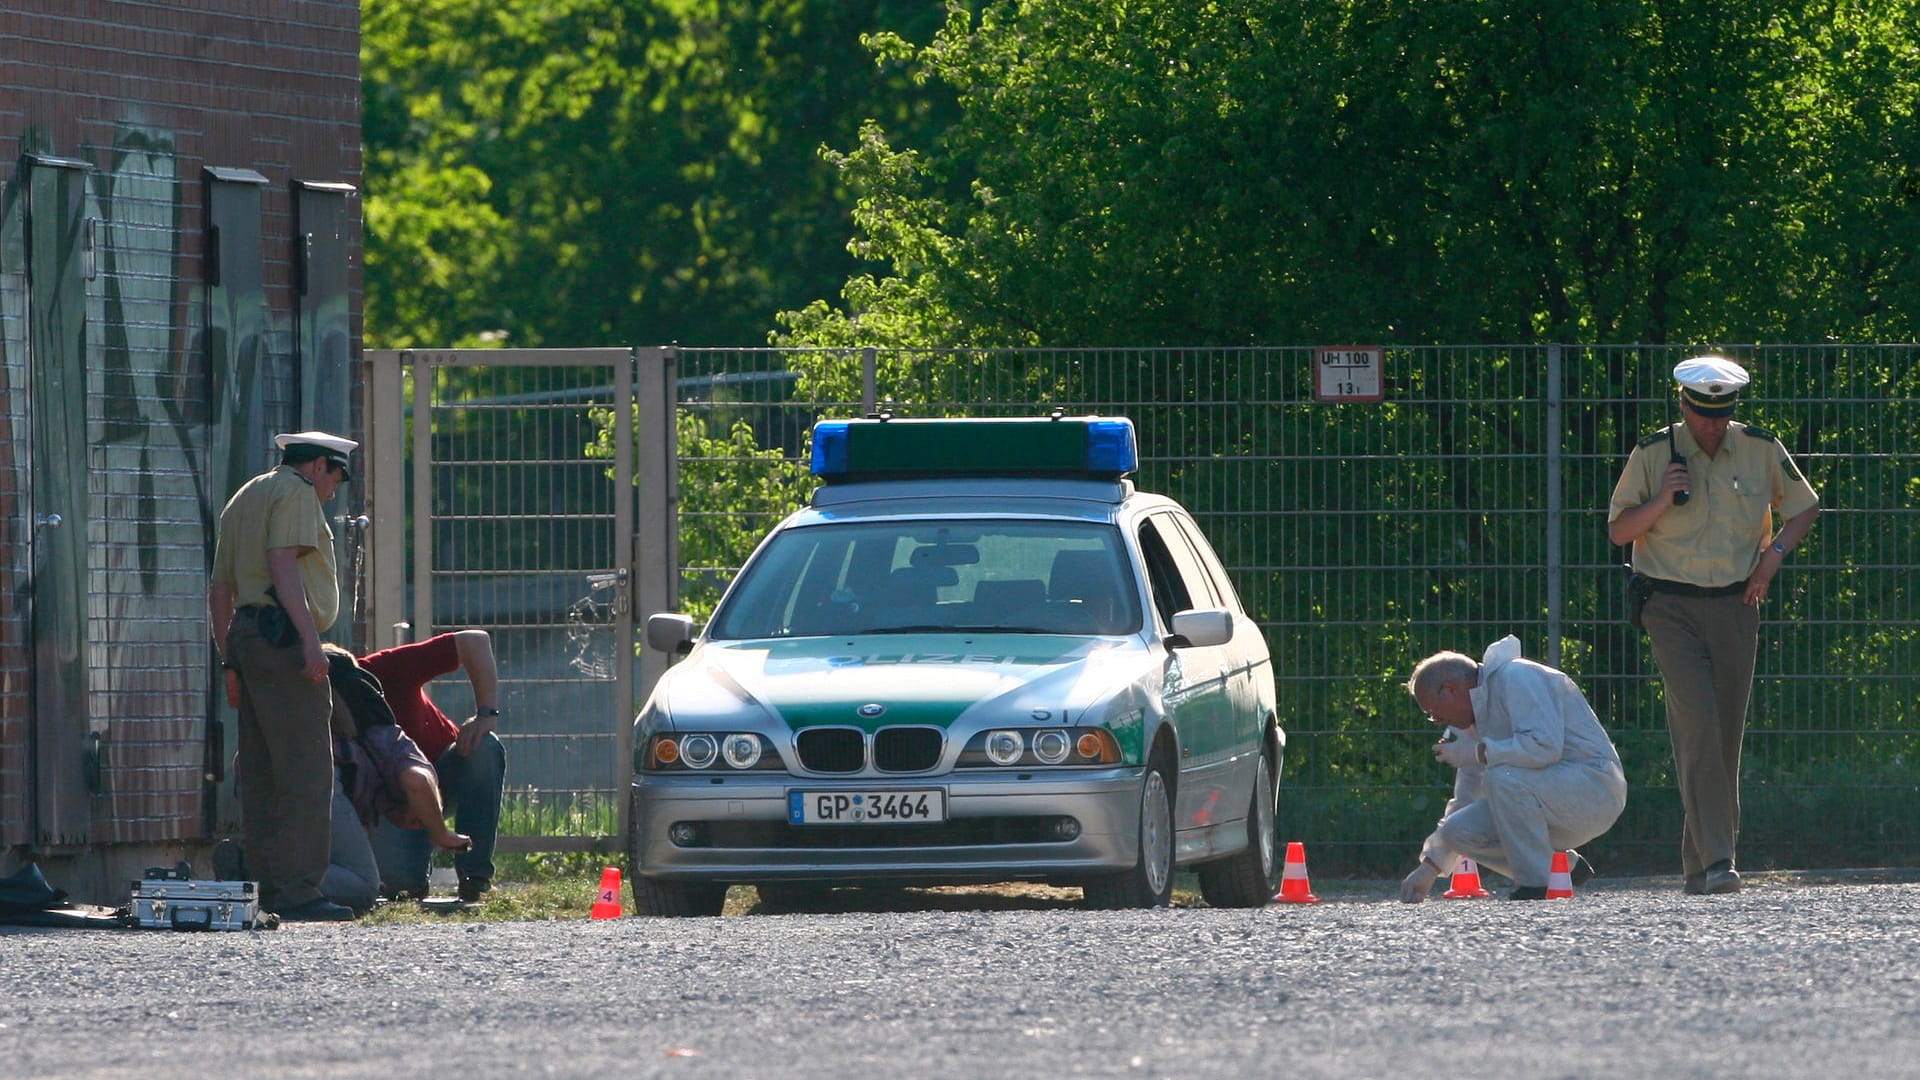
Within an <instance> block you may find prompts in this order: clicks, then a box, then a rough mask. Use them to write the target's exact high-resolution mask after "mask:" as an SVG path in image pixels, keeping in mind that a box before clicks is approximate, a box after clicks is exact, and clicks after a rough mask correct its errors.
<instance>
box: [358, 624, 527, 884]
mask: <svg viewBox="0 0 1920 1080" xmlns="http://www.w3.org/2000/svg"><path fill="white" fill-rule="evenodd" d="M360 664H361V666H362V667H363V668H365V669H366V670H368V671H370V672H372V673H373V674H374V675H375V676H377V677H378V678H379V680H380V684H381V686H383V687H385V688H386V694H387V702H388V704H390V705H392V706H393V713H394V716H395V718H396V719H397V720H399V722H400V727H401V729H402V730H404V731H405V732H406V733H407V734H408V735H409V736H411V737H412V739H413V741H414V742H415V743H417V744H419V747H420V750H421V751H422V752H423V753H424V754H425V755H426V757H427V760H428V761H430V762H432V763H433V770H434V773H435V775H437V776H438V777H439V780H440V790H441V792H443V793H444V794H445V796H446V799H447V802H449V803H450V804H452V809H453V827H454V828H455V829H458V830H459V831H460V832H461V833H464V834H466V835H468V836H471V837H472V838H473V846H472V847H471V848H470V849H468V850H466V851H464V852H462V853H460V854H459V855H456V856H454V859H453V869H454V872H455V873H456V874H457V875H458V877H459V890H460V891H459V897H460V899H461V900H463V901H468V902H472V901H475V900H478V899H480V898H481V897H482V896H484V895H485V894H486V893H487V892H488V891H489V890H491V889H492V888H493V869H494V867H493V851H494V844H495V842H496V841H497V839H498V837H499V833H500V801H501V795H502V793H503V792H504V790H505V786H506V777H507V752H506V749H505V748H504V747H502V746H501V744H500V737H499V736H498V735H497V734H496V733H495V732H496V731H497V729H498V728H499V725H500V707H499V705H500V699H499V693H500V676H499V671H498V666H497V663H496V661H495V659H494V655H493V638H492V636H491V635H489V634H488V633H487V632H486V631H485V630H455V631H452V632H450V633H445V634H436V635H434V636H433V637H430V638H428V639H427V640H425V641H417V642H411V643H409V644H406V645H396V646H394V647H393V648H391V649H382V650H380V651H379V652H373V653H368V654H367V655H366V656H363V657H361V658H360ZM455 671H459V672H463V673H464V674H465V675H466V678H467V682H468V684H469V686H470V687H471V688H472V690H473V705H474V713H473V715H472V716H470V717H468V718H467V719H466V720H464V721H462V722H460V723H457V724H456V723H455V722H454V721H453V719H452V718H450V717H449V716H447V715H446V714H445V713H443V712H441V711H440V707H439V706H438V705H435V704H434V703H433V699H432V698H430V697H428V696H427V684H428V683H429V682H431V681H433V680H434V679H436V678H438V677H440V676H442V675H447V674H450V673H452V672H455ZM436 842H437V841H435V840H433V828H432V826H431V825H429V826H428V827H426V828H408V827H405V826H399V825H395V824H394V823H392V822H383V823H382V824H381V825H380V827H379V828H377V829H375V830H374V832H373V852H374V857H375V858H376V859H378V860H379V863H380V875H381V878H382V879H383V880H384V882H385V887H386V891H387V895H388V896H395V895H398V894H399V893H402V892H405V893H410V894H412V895H414V896H421V897H424V896H425V895H426V894H427V883H428V882H427V877H428V864H429V862H430V858H431V856H432V854H433V852H432V848H431V847H430V846H429V845H430V844H431V843H436Z"/></svg>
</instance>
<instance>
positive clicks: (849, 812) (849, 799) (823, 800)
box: [787, 788, 947, 825]
mask: <svg viewBox="0 0 1920 1080" xmlns="http://www.w3.org/2000/svg"><path fill="white" fill-rule="evenodd" d="M945 820H947V793H946V792H944V791H942V790H940V789H939V788H928V789H927V790H924V791H790V792H788V793H787V821H788V822H789V823H790V824H794V825H917V824H921V823H924V822H932V821H945Z"/></svg>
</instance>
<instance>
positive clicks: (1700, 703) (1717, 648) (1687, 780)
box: [1645, 592, 1760, 875]
mask: <svg viewBox="0 0 1920 1080" xmlns="http://www.w3.org/2000/svg"><path fill="white" fill-rule="evenodd" d="M1645 619H1646V627H1647V636H1648V637H1650V638H1651V639H1652V640H1653V659H1654V662H1655V663H1657V664H1659V665H1660V678H1661V681H1662V682H1663V683H1664V684H1665V687H1666V696H1667V735H1668V738H1670V739H1671V740H1672V742H1673V763H1674V769H1675V774H1676V777H1677V779H1678V781H1679V785H1680V807H1681V810H1682V812H1683V813H1684V815H1685V820H1684V822H1683V824H1682V826H1681V834H1680V866H1681V870H1682V872H1683V873H1686V874H1689V875H1694V874H1701V873H1705V872H1706V869H1707V867H1709V866H1712V865H1713V864H1714V863H1716V862H1720V861H1722V860H1727V861H1732V860H1733V858H1734V846H1735V843H1736V841H1737V840H1738V839H1739V834H1740V741H1741V739H1742V738H1743V737H1744V736H1745V734H1746V730H1747V701H1748V699H1749V698H1750V697H1752V695H1753V664H1754V656H1755V654H1756V653H1757V652H1758V650H1759V644H1760V611H1759V609H1758V608H1756V607H1753V606H1750V605H1748V604H1747V603H1746V602H1745V601H1744V600H1742V599H1741V597H1740V594H1738V593H1735V594H1733V595H1731V596H1716V597H1700V596H1683V595H1678V594H1674V593H1661V592H1656V593H1654V594H1653V596H1652V597H1651V598H1650V599H1649V600H1648V601H1647V609H1646V616H1645Z"/></svg>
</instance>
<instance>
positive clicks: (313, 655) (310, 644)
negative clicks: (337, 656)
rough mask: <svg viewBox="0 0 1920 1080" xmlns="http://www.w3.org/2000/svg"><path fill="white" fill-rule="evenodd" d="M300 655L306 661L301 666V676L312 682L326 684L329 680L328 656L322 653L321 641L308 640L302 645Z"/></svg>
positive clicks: (315, 638) (316, 639)
mask: <svg viewBox="0 0 1920 1080" xmlns="http://www.w3.org/2000/svg"><path fill="white" fill-rule="evenodd" d="M300 655H301V657H302V658H303V659H304V660H305V661H306V662H305V663H304V664H302V665H301V666H300V674H302V675H305V676H306V677H307V679H308V680H309V681H311V682H324V681H326V678H327V654H326V653H324V652H321V651H320V639H319V638H318V637H312V638H308V639H306V640H304V641H302V642H301V643H300Z"/></svg>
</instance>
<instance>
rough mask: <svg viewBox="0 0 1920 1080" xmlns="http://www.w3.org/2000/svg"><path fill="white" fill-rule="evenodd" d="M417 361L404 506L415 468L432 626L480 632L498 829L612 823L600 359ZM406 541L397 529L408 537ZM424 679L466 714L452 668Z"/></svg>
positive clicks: (464, 695) (415, 538) (534, 830)
mask: <svg viewBox="0 0 1920 1080" xmlns="http://www.w3.org/2000/svg"><path fill="white" fill-rule="evenodd" d="M432 371H433V376H434V379H435V382H434V384H433V385H431V386H427V387H413V388H412V399H413V400H415V401H417V402H420V403H422V404H423V405H424V406H425V407H426V409H428V410H430V412H431V415H432V418H433V420H432V435H431V451H430V453H429V455H428V458H429V464H428V467H427V468H428V472H427V474H426V475H425V476H424V477H423V476H420V475H419V474H417V473H410V475H409V477H408V487H409V504H412V503H413V501H414V499H415V498H417V485H418V484H419V483H420V482H421V481H422V480H424V481H425V482H426V484H427V487H428V490H429V491H430V493H431V494H430V513H429V514H428V515H427V520H428V521H429V523H430V524H429V526H428V529H427V532H426V533H425V538H426V541H427V542H429V543H431V544H432V558H431V564H432V571H431V574H430V575H429V577H430V581H429V583H428V587H429V589H430V590H431V595H432V598H433V607H432V619H433V623H434V627H433V629H434V630H436V631H445V630H449V629H462V628H469V627H479V628H484V629H486V630H488V631H489V633H490V636H491V637H492V641H493V649H494V654H495V657H496V659H497V661H498V665H499V673H500V708H501V710H502V712H503V713H504V714H505V715H504V717H503V719H502V721H501V724H500V729H499V737H500V740H501V742H502V743H503V744H504V745H505V747H506V749H507V763H508V765H507V768H508V772H507V789H508V790H507V793H506V799H505V806H504V807H503V815H504V816H503V820H502V824H501V834H502V836H504V837H519V838H526V837H534V838H552V837H557V836H576V837H579V836H587V837H595V836H609V835H614V834H617V832H618V823H617V808H618V801H617V800H619V799H620V798H622V797H623V795H624V787H625V784H626V779H627V775H628V774H627V769H626V765H627V763H626V762H625V761H624V760H622V759H621V755H620V754H619V753H618V752H617V747H618V744H619V737H618V736H619V732H618V731H617V729H616V727H615V725H616V724H617V723H619V721H618V720H617V719H616V718H617V717H618V716H619V714H620V713H621V712H623V711H626V710H624V709H623V706H622V705H621V704H620V703H619V702H617V701H616V700H615V693H614V688H615V685H616V684H615V681H614V680H615V677H616V675H617V669H616V665H617V664H618V663H621V662H626V663H631V655H630V648H629V647H628V646H626V645H625V643H623V642H621V641H620V640H619V638H618V635H617V634H616V630H615V620H614V618H613V600H612V597H613V594H614V590H615V588H616V587H617V585H618V581H619V579H618V578H617V577H616V576H614V575H612V574H610V573H609V572H608V568H609V567H613V566H617V565H619V562H620V560H621V559H622V558H624V553H623V552H621V551H619V550H618V548H619V545H618V544H617V543H616V542H615V540H614V537H615V535H616V532H615V530H614V528H613V523H614V522H615V521H616V520H617V519H616V517H615V514H614V492H613V483H612V479H611V477H610V475H609V474H610V469H609V462H608V460H607V457H608V456H609V455H608V454H607V453H605V452H603V450H604V447H605V446H606V445H607V444H606V442H605V440H604V439H603V436H604V434H605V431H606V424H607V418H608V416H609V415H610V414H611V413H612V411H613V402H612V396H611V390H610V389H609V387H610V385H611V383H612V379H611V376H610V372H609V369H608V368H607V367H606V366H604V365H581V366H577V367H529V366H518V365H513V366H484V365H477V364H476V365H463V366H458V367H437V368H434V369H432ZM409 382H411V380H409ZM596 448H600V449H598V450H597V449H596ZM414 521H415V525H416V528H417V527H418V523H419V521H420V516H419V515H417V514H416V515H415V516H414ZM420 540H421V535H420V534H418V533H416V534H411V535H410V536H409V544H410V546H411V545H412V544H416V543H418V542H420ZM409 562H410V563H411V562H412V552H411V551H410V552H409ZM413 617H414V618H416V619H418V618H419V617H420V614H419V612H418V610H417V609H416V610H415V611H414V616H413ZM424 629H425V628H424V627H418V628H416V631H418V630H424ZM415 636H416V638H418V637H419V636H420V635H419V634H418V633H416V635H415ZM384 643H385V642H382V644H384ZM428 692H429V694H430V695H431V696H432V697H433V699H434V701H435V703H436V704H438V705H439V706H440V707H441V709H442V710H443V711H444V712H446V713H447V715H448V716H450V717H454V718H455V719H456V720H464V719H465V718H466V717H468V716H471V715H473V709H474V702H473V693H472V688H471V686H470V685H469V684H468V682H467V681H466V680H465V679H462V678H460V677H458V676H455V677H451V678H440V679H436V680H434V681H433V682H432V683H430V684H429V685H428ZM629 715H630V712H629Z"/></svg>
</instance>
